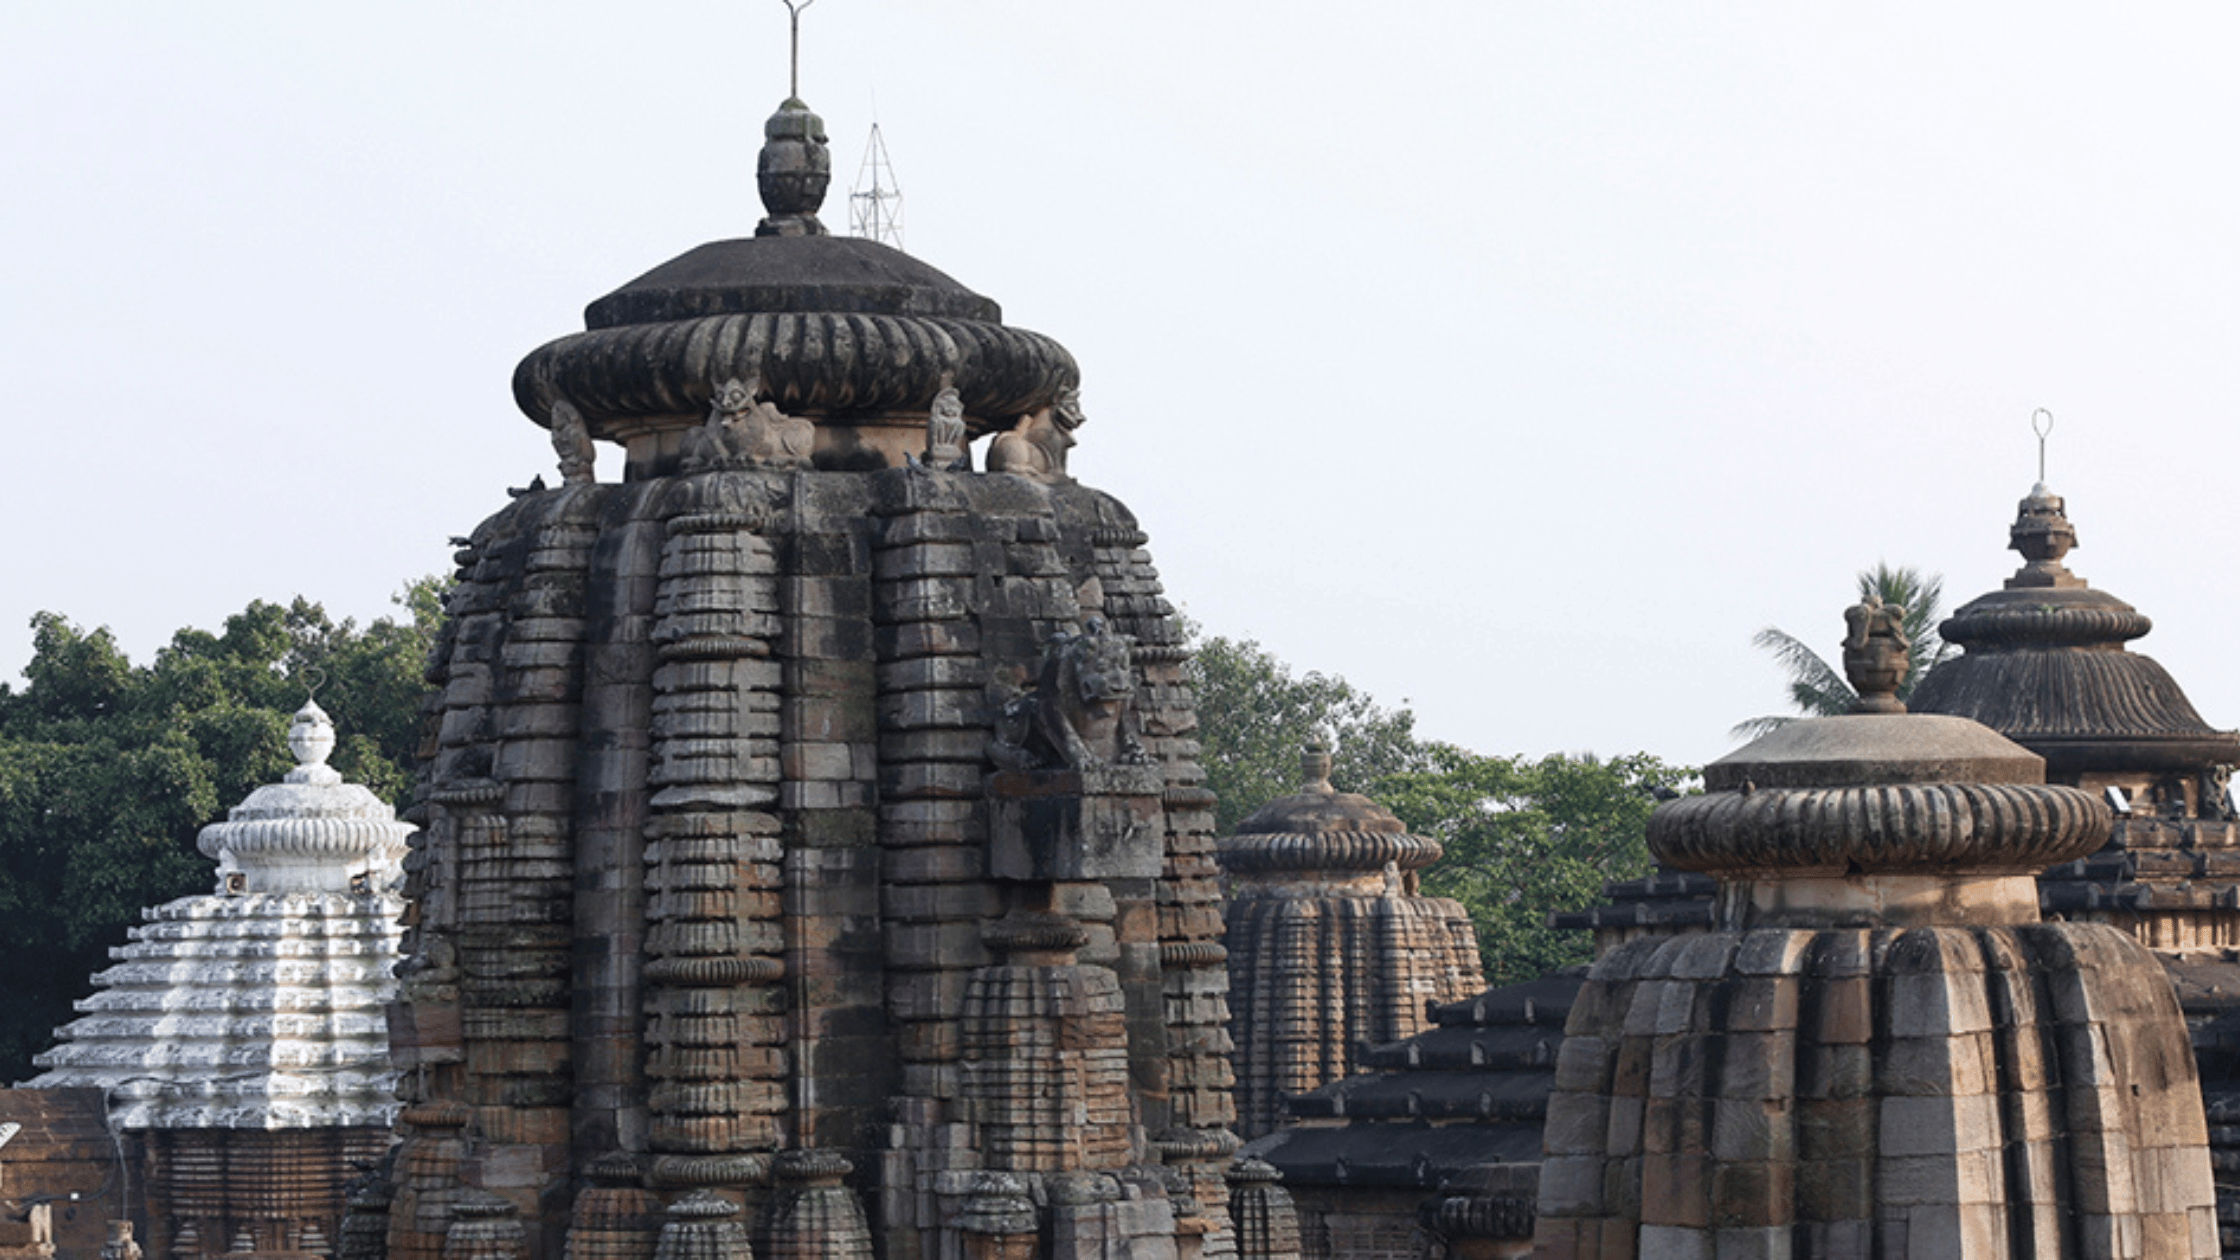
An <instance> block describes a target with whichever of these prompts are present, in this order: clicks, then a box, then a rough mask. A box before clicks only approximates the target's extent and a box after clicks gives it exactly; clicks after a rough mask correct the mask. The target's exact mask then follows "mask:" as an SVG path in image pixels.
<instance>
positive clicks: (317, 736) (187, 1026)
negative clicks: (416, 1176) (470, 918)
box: [30, 702, 412, 1256]
mask: <svg viewBox="0 0 2240 1260" xmlns="http://www.w3.org/2000/svg"><path fill="white" fill-rule="evenodd" d="M288 746H289V748H290V749H291V750H292V751H293V752H294V753H295V756H296V761H297V765H296V767H295V768H294V769H293V770H290V771H289V772H288V774H287V776H286V778H285V779H284V780H283V781H281V782H279V783H275V784H268V785H266V786H264V787H260V788H258V789H257V790H256V791H254V792H251V793H250V794H249V796H248V799H246V800H244V801H242V802H241V804H239V805H237V806H235V807H234V808H233V810H232V812H231V813H230V814H228V816H227V818H226V820H225V821H223V822H217V823H212V824H211V825H209V826H208V827H205V828H203V830H202V834H201V837H200V839H199V841H198V847H200V848H201V850H202V852H203V853H204V854H205V855H206V856H208V857H211V858H213V859H215V860H216V861H217V864H218V866H217V877H218V879H217V889H216V891H215V892H212V893H210V894H207V895H203V896H197V897H182V898H180V899H179V900H177V901H173V902H170V903H168V904H166V905H163V906H159V907H156V908H155V909H152V910H150V911H148V912H147V917H148V922H147V923H146V924H145V925H144V926H141V927H136V928H134V929H132V933H131V939H130V941H129V942H128V943H127V944H126V945H125V946H124V947H123V948H122V949H120V950H117V951H115V952H116V957H117V960H118V961H117V963H116V965H115V966H112V967H110V968H108V969H107V970H105V971H102V972H100V973H99V974H97V975H96V976H95V977H94V983H95V985H96V986H97V988H96V991H95V993H94V995H93V996H92V997H90V998H87V999H85V1000H84V1001H82V1002H80V1003H79V1004H78V1009H79V1010H80V1011H82V1012H83V1014H82V1015H81V1017H80V1018H78V1019H77V1020H74V1021H73V1022H71V1023H70V1024H69V1025H67V1026H66V1027H64V1028H63V1029H61V1030H60V1031H61V1038H62V1041H61V1044H60V1045H58V1046H56V1047H55V1048H54V1049H53V1050H50V1051H48V1052H47V1053H45V1054H43V1055H40V1056H39V1057H38V1059H37V1060H36V1061H37V1062H38V1064H39V1065H40V1066H41V1067H44V1068H46V1069H47V1071H46V1072H45V1074H43V1075H41V1076H39V1077H37V1078H35V1079H34V1080H32V1081H31V1082H30V1084H31V1085H32V1086H34V1087H37V1088H66V1087H71V1086H98V1087H101V1088H104V1089H106V1090H108V1091H110V1099H111V1112H110V1115H111V1122H112V1123H113V1124H114V1125H115V1126H116V1127H117V1128H119V1129H122V1130H126V1131H127V1132H129V1133H132V1134H134V1135H136V1136H137V1137H139V1138H140V1139H141V1140H143V1141H145V1142H146V1144H147V1147H148V1152H149V1158H150V1165H151V1170H150V1173H149V1175H148V1185H147V1194H148V1204H149V1209H148V1210H149V1216H150V1218H151V1219H150V1224H151V1225H152V1227H153V1229H152V1232H151V1235H150V1238H149V1250H150V1252H151V1253H153V1254H157V1255H164V1256H192V1255H196V1254H199V1253H202V1252H205V1251H210V1252H222V1251H227V1250H233V1251H269V1252H277V1251H309V1252H320V1253H325V1252H327V1251H329V1250H331V1247H332V1244H333V1241H334V1239H335V1237H336V1234H337V1228H338V1223H339V1221H340V1218H341V1215H342V1202H341V1194H342V1187H343V1185H344V1183H345V1182H346V1181H348V1180H349V1179H350V1178H352V1177H354V1176H356V1175H357V1174H358V1172H359V1171H360V1170H361V1169H362V1168H363V1167H364V1166H365V1165H366V1164H368V1163H370V1162H371V1161H373V1160H375V1159H377V1158H378V1157H379V1156H380V1155H381V1153H382V1152H383V1150H385V1149H386V1148H387V1147H388V1145H389V1125H390V1123H391V1122H392V1121H393V1120H394V1118H395V1116H396V1114H397V1110H398V1104H397V1102H396V1098H395V1089H396V1086H397V1073H396V1072H395V1071H394V1070H393V1068H392V1066H391V1064H390V1060H389V1056H388V1029H387V1023H386V1019H385V1010H384V1008H385V1006H386V1004H387V1003H388V1001H389V1000H390V998H391V997H392V996H394V994H395V991H396V982H395V979H394V978H393V977H392V976H391V974H390V969H391V967H392V966H393V965H394V964H395V963H396V962H397V961H398V958H399V957H400V954H399V949H398V941H399V937H400V936H401V935H402V928H401V927H400V926H399V925H398V923H397V920H398V917H399V916H400V915H401V914H403V912H404V909H405V904H404V901H403V899H402V898H400V897H399V896H398V885H399V884H400V883H401V882H402V879H403V871H402V870H401V868H400V865H399V860H400V859H401V858H402V857H403V856H404V853H405V845H406V838H407V836H408V835H409V834H410V833H411V831H412V828H411V827H410V826H408V825H406V824H404V823H400V822H398V821H397V820H396V816H395V814H394V813H393V812H392V811H391V810H390V808H389V806H388V805H386V804H384V803H383V802H382V801H381V799H380V798H379V797H377V796H375V795H374V794H373V793H372V792H371V791H370V790H368V789H367V788H365V787H362V786H360V785H358V784H354V783H345V782H343V779H342V775H341V774H340V773H339V772H337V771H336V770H335V769H334V768H333V767H331V766H329V765H327V764H326V760H327V756H328V754H330V753H331V752H333V750H334V746H335V733H334V724H333V723H332V722H331V721H330V720H329V719H328V717H327V715H326V713H325V712H324V711H323V710H321V709H320V708H319V706H318V705H317V704H315V703H310V702H306V703H305V704H304V706H303V708H302V709H301V710H300V711H299V712H297V713H296V715H295V718H294V721H293V722H292V723H291V724H290V726H289V728H288ZM280 1185H285V1186H286V1187H288V1188H289V1189H288V1190H287V1192H286V1193H284V1194H280V1193H277V1192H276V1190H275V1187H276V1186H280Z"/></svg>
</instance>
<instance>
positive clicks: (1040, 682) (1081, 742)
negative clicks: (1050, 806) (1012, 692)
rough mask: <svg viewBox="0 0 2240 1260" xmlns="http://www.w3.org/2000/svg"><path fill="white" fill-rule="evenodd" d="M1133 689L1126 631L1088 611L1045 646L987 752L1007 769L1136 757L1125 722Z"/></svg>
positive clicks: (1140, 755) (1084, 765)
mask: <svg viewBox="0 0 2240 1260" xmlns="http://www.w3.org/2000/svg"><path fill="white" fill-rule="evenodd" d="M1135 692H1136V679H1135V665H1134V661H1133V659H1132V657H1131V655H1130V652H1129V647H1128V639H1127V637H1126V636H1125V635H1120V634H1115V633H1113V632H1112V631H1111V630H1109V629H1107V628H1106V626H1105V622H1104V618H1102V617H1090V618H1089V619H1087V620H1086V621H1084V622H1083V623H1082V627H1081V633H1080V634H1066V633H1063V632H1060V633H1058V634H1055V635H1053V636H1051V638H1050V641H1049V642H1048V643H1046V644H1045V645H1043V650H1042V670H1041V674H1040V675H1039V677H1037V678H1036V680H1035V687H1034V690H1032V691H1029V692H1025V693H1023V694H1021V695H1019V696H1016V697H1014V698H1013V699H1012V700H1011V701H1010V702H1009V703H1008V704H1006V705H1004V706H1003V710H1002V712H1001V713H999V714H998V715H997V718H996V731H995V737H994V738H993V739H992V740H991V741H990V742H989V756H990V758H991V759H993V760H994V761H995V763H996V764H997V765H999V766H1003V767H1004V768H1006V769H1012V770H1040V769H1072V770H1082V769H1091V768H1095V767H1099V766H1109V765H1118V764H1136V763H1140V762H1142V761H1143V760H1145V758H1144V752H1143V748H1142V746H1141V745H1140V744H1138V743H1137V742H1136V737H1135V733H1134V732H1133V731H1132V730H1131V729H1129V723H1128V716H1129V709H1130V707H1131V706H1132V705H1133V704H1134V703H1135Z"/></svg>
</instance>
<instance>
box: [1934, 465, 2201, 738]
mask: <svg viewBox="0 0 2240 1260" xmlns="http://www.w3.org/2000/svg"><path fill="white" fill-rule="evenodd" d="M2065 506H2066V505H2065V503H2064V501H2063V500H2062V498H2061V496H2059V495H2056V494H2054V493H2053V492H2052V491H2050V490H2048V489H2047V488H2046V487H2045V486H2044V484H2042V483H2041V484H2039V485H2036V486H2033V487H2032V488H2031V491H2030V495H2029V497H2028V498H2025V499H2024V500H2023V501H2022V504H2021V507H2020V510H2019V512H2018V514H2017V516H2016V519H2015V523H2014V526H2013V529H2012V530H2011V531H2010V532H2011V537H2012V542H2011V544H2010V545H2011V546H2012V547H2013V549H2014V550H2016V551H2019V552H2021V553H2022V554H2023V556H2024V558H2025V563H2024V564H2023V566H2022V568H2021V569H2020V570H2018V571H2017V572H2016V573H2015V575H2014V576H2013V577H2011V578H2008V579H2007V581H2006V584H2005V586H2004V587H2002V588H2001V589H1999V590H1996V591H1992V592H1991V593H1989V594H1987V595H1983V596H1981V597H1979V598H1977V599H1974V600H1972V601H1970V602H1969V603H1968V604H1966V605H1965V606H1963V607H1962V608H1961V609H1960V610H1959V612H1957V613H1955V614H1954V615H1953V616H1952V617H1950V618H1948V619H1947V620H1946V621H1945V623H1944V624H1943V625H1942V626H1941V627H1939V630H1940V632H1941V633H1942V634H1943V635H1944V637H1945V639H1946V640H1947V641H1949V642H1952V643H1956V644H1959V645H1960V646H1961V647H1962V648H1963V649H1965V651H1964V652H1963V654H1962V655H1961V656H1959V657H1958V658H1956V659H1954V660H1950V661H1947V662H1945V663H1944V664H1942V665H1939V666H1938V667H1937V668H1936V669H1935V670H1933V671H1931V672H1930V673H1929V675H1928V676H1927V677H1925V678H1923V679H1922V680H1921V683H1920V685H1919V686H1918V687H1917V688H1915V690H1914V693H1913V695H1912V697H1911V699H1910V700H1909V701H1908V703H1909V706H1910V707H1911V708H1912V709H1913V711H1914V712H1916V713H1946V714H1953V715H1956V716H1960V717H1966V718H1971V719H1973V720H1975V721H1977V722H1981V723H1983V724H1984V725H1985V726H1988V727H1990V728H1992V729H1993V730H1996V731H1998V732H1999V733H2001V734H2003V735H2005V736H2007V737H2008V738H2010V739H2012V740H2014V741H2015V742H2017V743H2019V744H2022V745H2023V746H2024V747H2027V748H2029V749H2030V750H2031V751H2032V752H2035V753H2037V754H2038V755H2040V756H2042V757H2044V758H2045V759H2046V773H2047V776H2048V777H2049V778H2051V779H2054V780H2061V779H2073V778H2075V777H2076V776H2077V775H2078V774H2081V773H2084V772H2087V771H2103V772H2106V771H2123V770H2140V771H2152V772H2163V771H2196V770H2204V769H2207V768H2209V767H2212V766H2217V765H2231V764H2234V763H2240V734H2235V733H2234V732H2231V731H2219V730H2216V729H2213V728H2212V727H2210V726H2209V724H2208V723H2206V722H2204V721H2202V719H2201V715H2200V714H2199V713H2197V712H2196V711H2195V710H2194V707H2193V704H2192V702H2191V701H2189V700H2187V699H2186V694H2185V692H2184V691H2183V690H2182V689H2181V688H2180V687H2179V686H2178V683H2177V680H2176V679H2174V678H2172V677H2171V676H2170V673H2169V671H2168V670H2165V669H2164V668H2163V667H2162V666H2161V665H2160V664H2158V663H2156V662H2155V661H2154V660H2153V659H2152V658H2151V657H2146V656H2142V655H2140V654H2138V653H2136V652H2132V651H2130V650H2129V649H2127V648H2126V647H2124V644H2126V643H2127V642H2129V641H2131V640H2133V639H2137V638H2140V637H2142V636H2144V635H2145V634H2146V633H2147V632H2148V631H2149V630H2151V629H2153V627H2154V623H2153V622H2152V621H2150V620H2149V619H2148V618H2147V617H2146V616H2145V615H2144V614H2142V613H2140V612H2139V611H2138V610H2137V609H2136V608H2133V607H2132V606H2131V605H2129V604H2127V603H2125V602H2123V601H2122V600H2120V599H2117V598H2116V597H2115V596H2113V595H2110V594H2107V593H2106V592H2104V591H2096V590H2093V589H2091V588H2090V587H2089V586H2088V585H2087V584H2086V583H2085V581H2084V579H2082V578H2079V577H2077V576H2076V575H2075V574H2073V573H2071V572H2070V571H2069V570H2068V569H2067V568H2066V567H2064V566H2063V565H2062V563H2061V560H2062V558H2063V557H2064V556H2066V555H2067V554H2068V552H2069V550H2070V549H2071V548H2073V547H2074V546H2076V542H2077V535H2076V529H2075V528H2074V527H2073V526H2072V525H2071V524H2070V523H2069V519H2068V516H2067V514H2066V512H2065V510H2064V509H2065Z"/></svg>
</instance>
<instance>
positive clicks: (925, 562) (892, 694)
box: [872, 474, 998, 1260]
mask: <svg viewBox="0 0 2240 1260" xmlns="http://www.w3.org/2000/svg"><path fill="white" fill-rule="evenodd" d="M880 488H881V491H882V492H883V498H884V501H883V502H882V503H881V505H880V510H881V511H882V512H883V513H884V520H882V521H881V522H880V523H879V525H878V527H877V532H876V534H875V536H874V538H873V543H872V565H873V572H874V574H875V579H874V582H873V584H872V615H873V619H874V622H875V630H874V644H875V647H876V650H877V660H878V665H877V682H878V701H877V719H878V730H879V732H880V744H881V746H880V748H879V750H878V751H879V762H880V768H879V772H880V789H881V790H880V796H879V822H878V835H879V845H880V853H881V859H882V875H883V878H882V882H881V892H880V896H881V901H882V909H883V917H884V919H885V920H886V933H885V934H886V938H887V939H886V942H885V955H886V984H887V998H886V1007H887V1014H888V1018H889V1020H890V1021H891V1026H892V1027H893V1029H894V1044H895V1045H896V1047H897V1054H896V1057H897V1058H898V1059H899V1060H900V1064H899V1066H900V1081H899V1085H900V1095H899V1097H898V1098H897V1100H896V1102H895V1104H894V1107H893V1111H894V1119H895V1124H894V1128H893V1134H892V1138H891V1140H890V1143H889V1146H890V1149H889V1151H888V1152H887V1153H886V1154H885V1155H884V1156H883V1157H882V1159H883V1165H882V1177H881V1182H882V1186H883V1189H884V1191H885V1200H884V1204H883V1211H882V1212H881V1217H882V1218H883V1219H882V1225H883V1227H884V1231H885V1236H886V1240H887V1248H888V1251H889V1253H890V1254H892V1255H895V1256H897V1257H898V1260H899V1257H903V1256H908V1255H911V1254H915V1249H916V1248H918V1247H919V1246H921V1245H922V1243H921V1242H920V1239H921V1238H922V1237H925V1236H929V1235H930V1234H931V1233H932V1231H933V1230H934V1229H935V1228H936V1227H937V1226H938V1225H939V1224H940V1215H941V1214H940V1212H939V1210H938V1209H937V1208H936V1207H935V1206H934V1197H933V1196H934V1193H935V1188H936V1186H937V1184H938V1183H939V1182H940V1180H941V1178H942V1176H943V1174H945V1173H949V1172H953V1171H963V1170H965V1169H969V1168H972V1167H975V1166H976V1163H977V1158H976V1156H977V1153H976V1152H974V1151H972V1150H971V1149H970V1147H969V1142H968V1141H967V1140H964V1139H965V1135H966V1134H967V1133H968V1130H967V1129H966V1128H965V1127H964V1126H963V1125H962V1124H961V1123H959V1117H957V1116H955V1115H954V1114H951V1112H950V1110H949V1109H950V1108H951V1107H952V1106H953V1105H954V1104H955V1100H956V1099H957V1097H958V1095H959V1092H960V1088H961V1083H960V1079H959V1068H958V1059H959V1056H960V1052H961V1038H960V1035H959V1029H958V1025H957V1022H956V1021H957V1015H958V1013H959V1012H960V1011H961V1010H962V1008H963V1005H964V1002H965V984H966V977H967V976H969V975H970V974H971V971H972V969H973V968H974V967H976V966H978V965H981V964H983V963H985V962H986V961H987V951H986V950H985V949H984V948H983V946H982V945H981V943H980V926H981V923H982V922H983V921H984V919H985V918H986V917H988V916H990V915H992V914H994V913H996V911H997V909H998V907H997V906H996V904H995V900H994V892H993V890H992V889H991V888H990V887H989V886H988V885H987V884H986V883H985V882H984V877H985V869H986V867H985V835H986V821H985V815H986V811H985V806H984V804H983V803H982V801H981V799H980V797H981V787H980V777H981V763H982V758H983V757H984V756H985V753H984V751H983V750H984V748H985V743H986V739H987V728H986V724H985V721H984V717H983V708H984V706H983V700H982V695H981V688H982V687H983V686H985V682H986V679H985V674H984V668H985V667H984V665H983V663H982V660H981V653H982V650H983V648H984V646H985V643H984V639H983V633H982V627H981V625H980V623H979V620H978V619H977V618H976V617H974V616H973V615H972V614H973V613H974V611H975V606H976V604H977V603H978V600H977V598H976V591H975V585H976V579H975V578H974V576H973V569H972V565H971V562H970V558H971V556H972V554H973V548H972V538H973V526H974V521H973V519H972V518H971V517H970V516H969V515H967V513H966V512H965V511H964V507H965V504H964V501H963V499H962V497H961V496H960V495H958V494H957V493H956V492H955V491H954V489H953V488H952V487H951V486H949V485H948V479H947V478H945V477H935V476H929V475H925V474H917V475H910V474H904V475H903V476H901V477H900V478H897V477H896V476H895V475H894V474H887V475H885V476H883V477H882V478H881V486H880Z"/></svg>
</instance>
